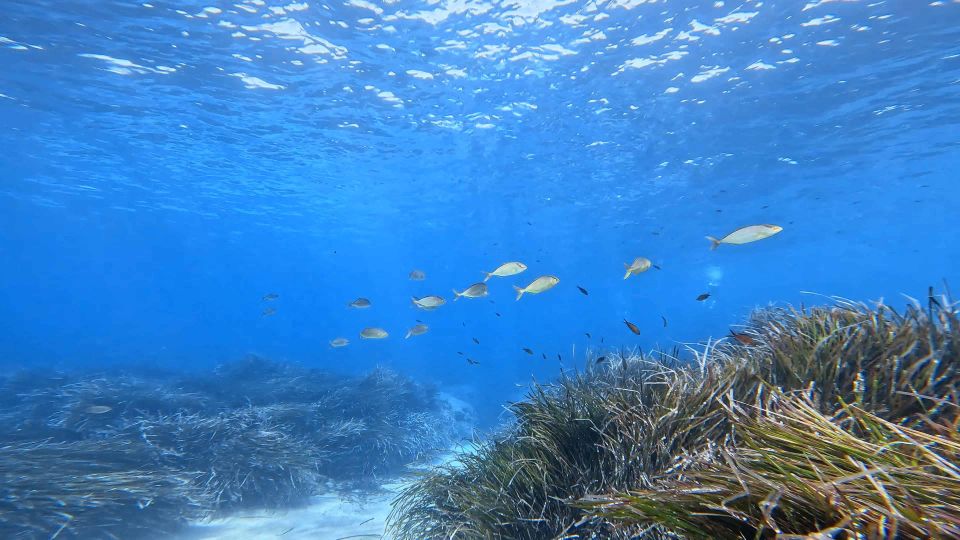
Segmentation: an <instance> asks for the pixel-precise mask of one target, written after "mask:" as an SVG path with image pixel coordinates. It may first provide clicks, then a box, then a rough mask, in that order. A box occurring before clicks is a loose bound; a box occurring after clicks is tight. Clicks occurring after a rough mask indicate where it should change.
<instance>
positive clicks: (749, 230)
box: [707, 225, 783, 249]
mask: <svg viewBox="0 0 960 540" xmlns="http://www.w3.org/2000/svg"><path fill="white" fill-rule="evenodd" d="M782 230H783V227H781V226H779V225H750V226H748V227H741V228H739V229H737V230H735V231H733V232H732V233H730V234H728V235H726V236H724V237H723V238H721V239H719V240H717V239H716V238H714V237H712V236H708V237H707V240H709V241H710V243H711V245H710V249H717V248H718V247H720V244H749V243H750V242H756V241H757V240H763V239H764V238H769V237H771V236H773V235H775V234H777V233H778V232H780V231H782Z"/></svg>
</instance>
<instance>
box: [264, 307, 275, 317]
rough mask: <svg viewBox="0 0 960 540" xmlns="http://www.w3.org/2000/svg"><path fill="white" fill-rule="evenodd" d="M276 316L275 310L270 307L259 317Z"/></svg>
mask: <svg viewBox="0 0 960 540" xmlns="http://www.w3.org/2000/svg"><path fill="white" fill-rule="evenodd" d="M276 314H277V310H275V309H273V308H272V307H268V308H267V309H265V310H263V311H262V312H261V315H263V316H264V317H269V316H271V315H276Z"/></svg>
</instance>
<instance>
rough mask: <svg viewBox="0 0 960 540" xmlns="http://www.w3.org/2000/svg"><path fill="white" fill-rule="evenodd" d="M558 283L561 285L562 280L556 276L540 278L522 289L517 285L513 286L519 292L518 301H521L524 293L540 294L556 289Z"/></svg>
mask: <svg viewBox="0 0 960 540" xmlns="http://www.w3.org/2000/svg"><path fill="white" fill-rule="evenodd" d="M557 283H560V278H558V277H556V276H540V277H538V278H537V279H535V280H533V283H531V284H529V285H527V286H526V287H524V288H522V289H521V288H520V287H517V286H516V285H514V286H513V289H514V290H515V291H517V300H519V299H520V297H521V296H523V293H530V294H540V293H542V292H543V291H547V290H550V289H552V288H554V287H556V286H557Z"/></svg>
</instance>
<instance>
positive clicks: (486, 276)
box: [480, 272, 493, 283]
mask: <svg viewBox="0 0 960 540" xmlns="http://www.w3.org/2000/svg"><path fill="white" fill-rule="evenodd" d="M480 273H481V274H483V275H484V276H485V277H484V278H483V282H484V283H486V282H487V280H488V279H490V276H492V275H493V274H491V273H490V272H480Z"/></svg>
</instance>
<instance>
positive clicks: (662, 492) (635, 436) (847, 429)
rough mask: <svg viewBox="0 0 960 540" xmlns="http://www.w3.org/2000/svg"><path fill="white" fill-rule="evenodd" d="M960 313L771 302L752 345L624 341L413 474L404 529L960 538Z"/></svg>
mask: <svg viewBox="0 0 960 540" xmlns="http://www.w3.org/2000/svg"><path fill="white" fill-rule="evenodd" d="M958 325H960V322H958V318H957V312H956V309H955V308H954V306H953V305H952V304H950V303H949V302H948V300H947V299H937V298H934V297H933V295H932V293H931V295H930V298H929V304H928V306H925V307H921V306H920V305H919V304H918V303H915V304H913V305H910V306H908V307H907V308H906V309H905V310H904V311H902V312H898V311H896V310H894V309H893V308H890V307H888V306H884V305H879V306H876V307H868V306H866V305H863V304H855V303H852V302H848V301H837V302H836V304H835V305H833V306H832V307H817V308H811V309H803V308H801V309H784V308H771V309H765V310H761V311H758V312H756V313H755V314H754V315H753V316H752V318H751V320H750V321H749V323H748V324H747V325H746V328H745V329H744V332H743V334H742V336H745V337H743V338H741V339H738V340H737V341H732V340H731V341H730V342H726V341H723V342H721V343H719V344H717V343H711V344H708V345H707V346H706V347H704V348H703V350H702V351H700V352H697V353H696V354H695V358H694V359H693V361H692V362H690V363H687V364H684V365H680V364H678V362H677V361H676V360H675V359H674V358H675V357H674V356H672V355H666V354H662V353H656V354H652V355H625V354H619V355H608V356H607V359H608V360H607V361H606V362H604V363H603V364H601V365H599V366H597V365H594V366H593V367H591V368H589V369H588V370H587V372H586V373H580V374H575V375H569V376H564V377H562V378H561V379H560V380H559V381H557V382H556V383H553V384H551V385H535V386H534V387H533V388H532V389H531V391H530V393H529V395H528V397H527V399H526V400H524V401H522V402H520V403H516V404H513V405H512V406H511V407H510V408H511V410H512V412H513V413H514V415H515V417H516V421H515V423H514V424H513V425H512V426H511V427H510V428H509V429H508V430H506V431H505V432H503V433H501V434H499V435H497V436H495V437H493V438H492V439H490V440H488V441H484V442H480V443H477V444H476V446H475V448H474V449H473V450H472V451H471V452H469V453H464V454H462V455H461V456H460V457H459V461H458V462H454V463H453V464H451V465H448V466H445V467H442V468H440V469H437V470H435V471H433V472H431V473H429V474H427V475H425V476H424V477H422V478H421V479H420V480H418V481H417V482H415V483H414V484H412V485H411V486H410V487H408V488H407V489H406V490H405V491H404V492H403V493H401V494H400V496H399V497H398V499H397V501H396V505H395V508H394V512H393V515H392V516H391V520H390V526H391V530H392V532H393V534H394V535H395V536H396V537H397V538H400V539H401V540H403V539H413V538H417V539H440V538H459V539H473V538H477V539H518V540H524V539H531V540H532V539H541V538H581V539H586V538H614V539H616V538H624V539H626V538H691V539H692V538H719V539H723V538H730V539H741V538H784V539H789V538H795V539H799V538H835V539H841V538H849V539H852V538H955V537H958V536H960V521H958V519H957V516H960V470H958V468H957V463H960V453H958V450H960V446H958V444H960V437H958V432H957V426H958V423H960V408H958V398H960V395H958V392H960V352H958V347H960V326H958Z"/></svg>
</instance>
